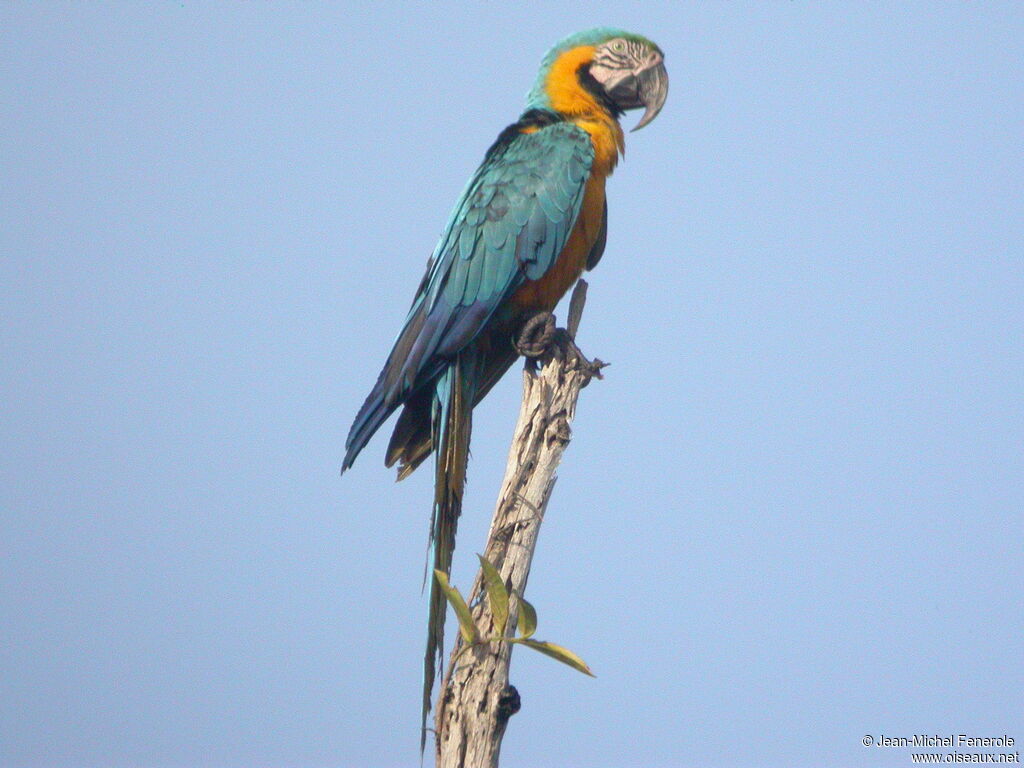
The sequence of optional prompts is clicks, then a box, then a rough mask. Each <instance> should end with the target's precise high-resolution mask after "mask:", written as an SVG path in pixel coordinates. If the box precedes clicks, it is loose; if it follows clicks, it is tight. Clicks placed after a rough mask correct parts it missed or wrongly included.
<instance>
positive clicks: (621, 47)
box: [612, 40, 626, 53]
mask: <svg viewBox="0 0 1024 768" xmlns="http://www.w3.org/2000/svg"><path fill="white" fill-rule="evenodd" d="M612 50H613V51H615V52H616V53H625V52H626V41H625V40H616V41H614V42H613V43H612Z"/></svg>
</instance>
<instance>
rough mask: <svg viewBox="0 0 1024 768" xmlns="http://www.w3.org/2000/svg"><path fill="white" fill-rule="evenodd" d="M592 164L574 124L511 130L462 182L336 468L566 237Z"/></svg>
mask: <svg viewBox="0 0 1024 768" xmlns="http://www.w3.org/2000/svg"><path fill="white" fill-rule="evenodd" d="M593 158H594V150H593V146H592V144H591V142H590V137H589V136H588V135H587V134H586V132H585V131H583V130H582V129H581V128H578V127H576V126H575V125H572V124H571V123H566V122H554V123H550V124H547V125H544V126H543V127H540V128H539V129H537V130H536V131H534V132H532V133H522V132H521V131H520V129H519V127H518V124H517V125H513V126H510V127H509V128H508V129H506V131H505V132H504V133H502V135H501V136H500V137H499V139H498V141H496V142H495V144H494V146H492V147H491V149H490V150H489V151H488V153H487V156H486V157H485V158H484V162H483V163H482V164H481V165H480V168H479V169H477V171H476V173H475V174H474V175H473V178H472V179H470V182H469V184H468V185H467V186H466V188H465V190H464V191H463V193H462V195H461V196H460V198H459V201H458V203H456V205H455V209H454V210H453V211H452V215H451V217H450V218H449V220H448V224H447V226H446V227H445V231H444V234H443V235H442V236H441V240H440V242H439V243H438V245H437V248H436V249H435V250H434V254H433V256H432V257H431V261H430V263H429V265H428V268H427V274H426V275H425V276H424V278H423V282H422V283H421V284H420V287H419V290H418V291H417V293H416V298H415V299H414V300H413V303H412V307H411V308H410V310H409V314H408V316H407V317H406V320H405V325H404V326H403V328H402V331H401V333H399V335H398V339H397V340H396V341H395V345H394V348H393V349H392V351H391V354H390V356H389V357H388V361H387V363H386V365H385V366H384V369H383V370H382V371H381V374H380V377H379V378H378V380H377V384H376V385H375V386H374V388H373V391H372V392H371V393H370V396H369V397H368V398H367V399H366V402H365V403H364V405H363V407H362V409H361V410H360V412H359V414H358V416H356V420H355V422H354V423H353V425H352V429H351V431H350V432H349V436H348V440H347V442H346V445H345V447H346V455H345V461H344V464H343V467H342V471H344V469H346V468H348V467H349V466H351V464H352V462H353V461H354V460H355V457H356V455H357V454H358V453H359V451H360V450H361V449H362V448H363V446H364V445H365V444H366V443H367V441H368V440H369V439H370V437H372V435H373V433H374V432H376V430H377V429H378V428H379V427H380V425H381V424H382V423H383V422H384V421H385V420H386V419H387V417H388V416H389V415H390V414H391V412H392V411H394V409H395V408H396V407H397V406H398V405H399V404H400V403H402V402H403V401H404V400H405V399H406V398H407V397H408V396H409V394H410V393H411V392H413V391H415V390H418V389H420V388H421V387H423V386H424V385H425V384H427V383H429V382H431V381H433V380H434V379H435V378H436V377H437V376H438V375H440V374H441V373H442V372H443V371H444V369H445V367H446V366H447V365H448V364H449V363H450V362H451V361H452V359H453V358H454V357H455V355H457V354H458V353H459V351H460V350H462V349H463V348H465V346H466V345H467V344H469V343H470V342H471V341H472V340H473V339H474V338H475V337H476V336H477V334H478V333H480V331H481V329H483V328H484V326H485V325H486V324H487V321H488V320H489V319H490V318H491V316H492V315H493V314H494V312H495V311H496V310H497V309H498V307H500V306H501V305H502V304H503V303H504V302H505V301H507V300H508V299H509V297H510V296H511V295H512V294H513V293H514V292H515V291H516V289H517V288H518V287H519V286H521V285H522V284H523V283H524V282H526V281H527V280H536V279H538V278H540V277H542V276H543V275H544V273H545V272H547V270H548V269H549V268H550V267H551V266H552V265H553V264H554V262H555V260H556V259H557V258H558V255H559V254H560V253H561V251H562V249H563V248H564V247H565V243H566V241H567V240H568V238H569V234H570V233H571V232H572V229H573V226H574V225H575V223H576V218H577V216H578V215H579V211H580V206H581V204H582V202H583V193H584V188H585V185H586V182H587V179H588V177H589V175H590V168H591V164H592V162H593Z"/></svg>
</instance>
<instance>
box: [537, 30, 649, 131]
mask: <svg viewBox="0 0 1024 768" xmlns="http://www.w3.org/2000/svg"><path fill="white" fill-rule="evenodd" d="M581 93H583V94H586V95H589V96H591V97H592V98H593V100H594V101H595V102H596V103H597V104H598V105H599V106H600V107H601V108H603V109H604V110H605V111H607V112H608V113H609V114H611V115H612V117H616V118H617V117H619V115H621V114H622V113H623V112H625V111H626V110H630V109H640V108H641V107H642V108H643V109H644V110H645V111H644V114H643V116H642V117H641V118H640V122H639V123H637V124H636V126H635V127H634V128H633V130H634V131H636V130H639V129H640V128H643V127H644V126H645V125H647V124H648V123H650V122H651V121H652V120H653V119H654V118H655V117H657V115H658V112H660V111H661V108H662V106H664V104H665V98H666V97H667V96H668V72H666V71H665V58H664V54H663V53H662V52H661V49H660V48H659V47H658V46H657V45H655V44H654V43H653V42H651V41H650V40H648V39H647V38H645V37H641V36H640V35H635V34H632V33H630V32H624V31H622V30H621V29H609V28H607V27H602V28H599V29H591V30H587V31H586V32H579V33H577V34H575V35H571V36H569V37H567V38H565V39H564V40H562V41H561V42H559V43H558V44H557V45H555V47H554V48H552V49H551V50H550V51H548V53H547V55H546V56H545V57H544V60H543V61H542V62H541V68H540V73H539V74H538V76H537V82H536V83H535V84H534V86H533V89H532V90H531V91H530V93H529V94H528V96H527V101H528V107H532V108H546V109H553V110H555V111H556V112H562V113H568V114H572V113H574V112H576V111H580V110H582V109H584V108H585V106H586V105H585V104H584V102H585V99H581V98H580V97H579V94H581Z"/></svg>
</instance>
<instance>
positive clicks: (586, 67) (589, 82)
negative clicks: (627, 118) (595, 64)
mask: <svg viewBox="0 0 1024 768" xmlns="http://www.w3.org/2000/svg"><path fill="white" fill-rule="evenodd" d="M576 79H578V80H579V81H580V85H581V86H583V88H584V89H585V90H586V91H587V93H589V94H590V95H591V96H593V97H594V98H595V99H597V103H598V104H600V105H601V106H602V107H604V109H605V110H606V111H607V112H608V114H609V115H611V116H612V117H614V118H615V119H616V120H618V119H619V118H620V117H622V116H623V115H624V114H626V113H625V112H623V111H622V110H621V109H619V106H618V105H617V104H616V103H615V102H614V101H612V100H611V97H609V96H608V94H607V93H605V91H604V88H603V87H602V86H601V83H599V82H598V81H597V78H596V77H594V76H593V75H592V74H590V64H589V63H588V62H584V63H583V64H580V67H579V69H577V70H576Z"/></svg>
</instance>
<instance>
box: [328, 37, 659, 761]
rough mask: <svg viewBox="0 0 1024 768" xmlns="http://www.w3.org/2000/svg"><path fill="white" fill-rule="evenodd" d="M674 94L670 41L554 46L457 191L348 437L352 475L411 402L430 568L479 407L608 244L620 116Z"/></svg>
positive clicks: (436, 597) (437, 621)
mask: <svg viewBox="0 0 1024 768" xmlns="http://www.w3.org/2000/svg"><path fill="white" fill-rule="evenodd" d="M667 95H668V73H667V71H666V69H665V64H664V53H663V52H662V50H661V49H660V48H659V47H658V46H657V45H656V44H655V43H653V42H652V41H651V40H649V39H647V38H645V37H643V36H641V35H638V34H634V33H630V32H626V31H623V30H620V29H613V28H609V27H601V28H597V29H590V30H586V31H583V32H579V33H576V34H574V35H570V36H569V37H566V38H564V39H563V40H561V41H559V42H558V43H556V44H555V45H554V47H552V48H551V49H550V50H549V51H548V52H547V54H546V55H545V56H544V57H543V59H542V61H541V65H540V69H539V72H538V74H537V78H536V80H535V82H534V84H533V87H532V88H531V89H530V91H529V92H528V94H527V98H526V107H525V109H524V111H523V112H522V113H521V114H520V116H519V118H518V120H516V121H515V122H514V123H512V124H510V125H508V127H506V128H505V129H504V130H502V131H501V132H500V134H499V135H498V137H497V139H496V140H495V141H494V143H493V144H492V145H491V146H490V148H489V149H488V150H487V151H486V153H485V154H484V159H483V161H482V162H481V164H480V166H479V167H478V168H477V170H476V172H475V173H474V174H473V175H472V177H471V178H470V180H469V183H468V184H467V185H466V187H465V189H464V190H463V192H462V194H461V195H460V196H459V198H458V200H457V202H456V203H455V207H454V209H453V210H452V213H451V215H450V216H449V218H448V222H447V224H446V225H445V228H444V230H443V233H442V235H441V238H440V241H439V242H438V244H437V246H436V248H435V249H434V251H433V254H432V255H431V257H430V259H429V260H428V262H427V271H426V274H425V275H424V276H423V279H422V281H421V282H420V285H419V288H418V289H417V291H416V294H415V297H414V298H413V302H412V306H411V307H410V309H409V312H408V314H407V315H406V318H405V322H404V324H403V325H402V328H401V330H400V331H399V333H398V337H397V339H396V340H395V343H394V346H393V348H392V350H391V353H390V354H389V355H388V358H387V362H386V363H385V364H384V367H383V369H382V370H381V372H380V375H379V376H378V378H377V382H376V384H375V385H374V386H373V388H372V390H371V391H370V394H369V395H368V396H367V398H366V401H365V402H364V403H363V406H362V407H361V408H360V409H359V412H358V414H357V415H356V418H355V420H354V422H353V423H352V427H351V430H350V431H349V434H348V438H347V440H346V442H345V456H344V460H343V463H342V469H341V471H342V474H344V472H345V471H346V470H347V469H348V468H350V467H351V466H352V463H353V462H354V461H355V459H356V457H357V456H358V455H359V453H360V451H362V450H363V448H364V447H365V446H366V444H367V442H368V441H369V440H370V438H371V437H373V435H374V433H375V432H376V431H377V430H378V429H379V428H380V427H381V425H382V424H383V423H384V422H385V421H386V420H387V419H388V417H389V416H391V414H392V413H393V412H394V411H395V410H397V409H398V408H399V406H401V407H402V412H401V414H400V415H399V417H398V420H397V422H396V424H395V427H394V430H393V432H392V435H391V440H390V442H389V444H388V447H387V452H386V455H385V465H386V466H388V467H392V466H394V465H395V464H397V465H398V469H397V472H398V479H399V480H402V479H403V478H405V477H407V476H408V475H409V474H410V473H412V472H413V471H414V470H415V469H416V468H417V467H418V466H419V465H420V464H421V463H422V462H423V461H424V460H425V459H427V457H428V456H430V454H431V453H434V454H435V462H434V464H435V474H434V499H433V509H432V516H431V526H430V539H431V546H432V561H433V562H432V566H433V568H434V569H437V570H440V571H442V572H444V573H445V574H450V572H451V563H452V554H453V552H454V549H455V534H456V527H457V524H458V519H459V516H460V513H461V507H462V496H463V490H464V487H465V481H466V469H467V461H468V456H469V440H470V432H471V427H472V414H473V408H474V407H475V406H476V405H477V404H478V403H479V402H480V401H481V400H482V399H483V398H484V397H485V396H486V395H487V393H488V392H489V391H490V390H491V388H492V387H493V386H494V385H495V383H496V382H497V381H498V380H499V379H500V378H501V377H502V375H503V374H504V373H505V372H506V371H507V370H508V369H509V367H510V366H511V365H512V364H513V362H514V361H515V360H516V358H517V357H518V356H519V354H520V352H522V351H524V347H523V345H522V343H517V340H519V342H521V339H520V335H521V332H522V331H523V328H524V326H525V325H526V324H527V323H529V322H530V321H531V320H534V319H535V318H538V317H542V316H545V315H546V316H547V317H549V318H550V317H551V316H550V313H551V312H552V311H553V310H554V308H555V306H556V305H557V304H558V301H559V300H560V299H561V298H562V296H563V295H564V294H565V293H566V291H567V290H568V289H569V288H570V287H571V286H572V285H573V283H575V282H576V281H577V280H578V279H579V277H580V276H581V275H582V273H583V271H584V270H590V269H593V268H594V267H595V266H596V265H597V263H598V261H599V260H600V259H601V256H602V254H603V253H604V249H605V242H606V237H607V231H608V229H607V228H608V204H607V201H606V199H605V180H606V179H607V178H608V176H610V175H611V174H612V172H613V171H614V170H615V167H616V164H617V163H618V161H619V158H620V156H622V154H623V153H624V152H625V139H624V134H623V130H622V127H621V125H620V123H619V120H620V118H621V117H622V116H623V114H624V113H625V112H626V111H628V110H635V109H644V113H643V115H642V116H641V118H640V120H639V122H638V123H637V124H636V126H635V127H634V128H633V130H634V131H636V130H639V129H640V128H642V127H644V126H646V125H647V124H649V123H650V122H651V121H652V120H654V118H655V117H656V116H657V115H658V113H659V112H660V111H661V109H662V107H663V106H664V104H665V100H666V97H667ZM445 610H446V604H445V598H444V595H443V593H442V592H441V590H440V587H439V585H438V583H437V581H436V579H431V593H430V599H429V616H428V636H427V646H426V652H425V655H424V685H423V688H424V691H423V707H422V715H423V720H422V723H421V726H422V728H421V734H422V735H421V745H420V746H421V748H422V747H423V745H424V743H425V738H426V718H427V714H428V713H429V711H430V707H431V694H432V690H433V683H434V679H435V677H436V674H437V669H438V665H439V664H440V662H441V660H442V657H443V641H444V620H445Z"/></svg>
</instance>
